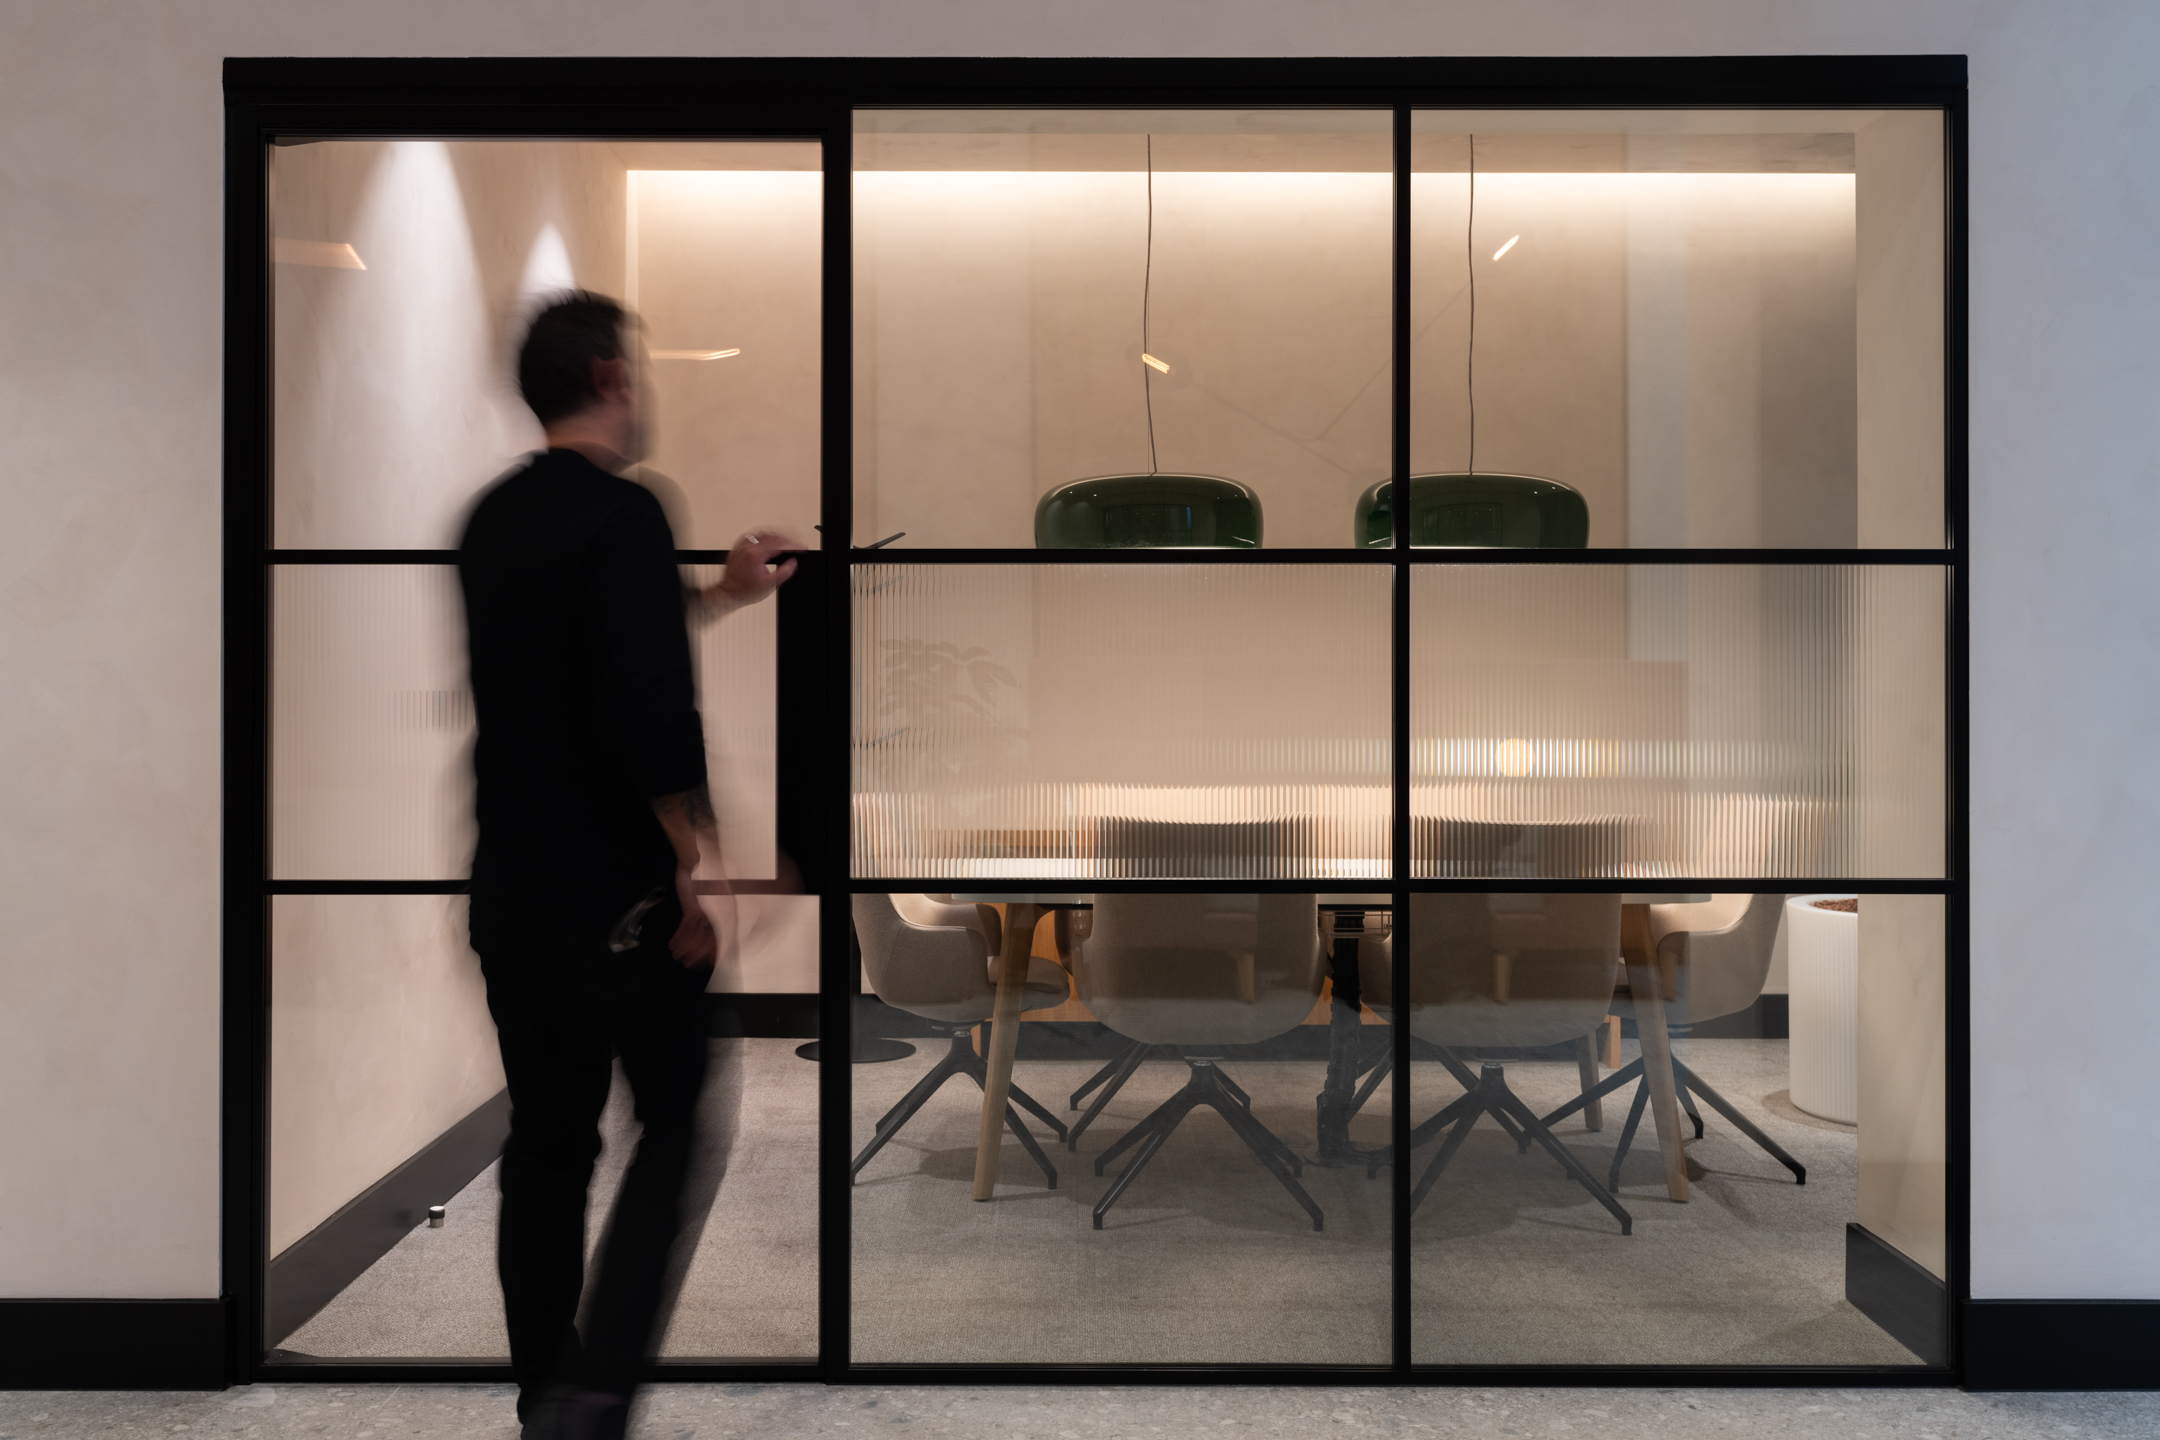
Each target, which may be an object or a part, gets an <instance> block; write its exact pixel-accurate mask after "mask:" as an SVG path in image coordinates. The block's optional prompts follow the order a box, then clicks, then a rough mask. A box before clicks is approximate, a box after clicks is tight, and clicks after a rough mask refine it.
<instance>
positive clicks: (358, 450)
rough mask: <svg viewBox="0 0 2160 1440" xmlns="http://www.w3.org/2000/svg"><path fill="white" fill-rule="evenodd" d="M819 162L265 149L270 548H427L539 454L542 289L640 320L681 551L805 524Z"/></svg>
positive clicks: (704, 153) (476, 146)
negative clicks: (270, 210)
mask: <svg viewBox="0 0 2160 1440" xmlns="http://www.w3.org/2000/svg"><path fill="white" fill-rule="evenodd" d="M819 153H820V151H819V147H818V146H817V145H815V144H809V143H800V142H798V143H790V144H752V143H744V142H730V143H719V144H680V143H661V142H635V141H618V142H613V143H600V142H585V143H580V142H571V141H556V142H535V141H518V142H508V141H486V140H459V141H444V140H400V141H372V140H370V141H357V140H333V141H318V142H314V143H311V144H307V145H294V146H282V147H279V148H278V149H277V150H276V151H275V153H274V161H273V163H274V168H275V177H274V178H275V184H274V185H273V186H272V193H273V194H274V196H275V209H274V214H273V216H272V222H273V233H274V236H275V238H276V243H275V245H274V247H273V256H274V258H275V260H276V262H277V263H276V265H275V267H274V268H275V276H274V285H275V292H276V293H275V305H274V307H273V309H274V313H275V316H276V334H275V336H274V347H275V355H276V392H275V404H276V412H277V424H276V427H275V434H276V455H275V457H274V463H275V476H276V484H275V491H276V494H275V524H274V530H275V535H276V543H277V545H278V546H280V547H284V548H302V549H331V548H339V549H343V548H374V549H412V548H418V549H442V548H447V547H449V546H452V545H454V544H456V543H457V533H458V528H459V525H460V523H461V522H462V518H463V515H464V512H465V509H466V507H467V506H468V505H469V504H470V503H471V501H472V499H473V497H474V496H475V495H476V494H478V493H479V491H480V489H481V488H482V487H483V486H485V485H486V484H487V483H488V482H489V481H490V480H493V479H494V478H495V477H496V476H498V475H500V474H502V473H503V472H504V471H506V470H508V469H510V468H511V467H512V466H513V465H514V464H516V463H517V460H518V457H519V456H520V455H521V454H522V453H523V452H525V451H528V450H531V449H533V448H535V447H537V446H538V445H539V444H540V443H541V436H540V429H539V426H538V425H537V424H536V423H535V422H534V420H533V418H532V415H531V413H530V412H529V411H528V410H526V408H525V406H524V404H523V403H522V402H521V401H520V400H519V398H518V395H517V391H516V388H515V386H514V385H513V384H512V383H511V377H510V373H509V370H510V366H509V358H510V354H511V352H512V350H513V348H514V346H515V344H516V342H517V339H518V336H519V333H520V331H521V329H522V326H523V324H524V320H525V318H526V316H527V315H528V314H529V313H530V312H531V311H532V310H533V309H534V308H535V306H536V304H537V302H538V300H539V299H540V297H542V296H543V295H547V294H549V293H552V292H555V291H560V290H566V289H572V288H583V289H589V290H597V291H599V292H601V293H602V294H606V295H610V296H614V297H616V298H619V299H623V300H625V301H626V303H628V304H629V305H630V306H631V308H632V309H634V310H636V311H638V312H639V313H640V314H641V315H642V317H643V319H644V321H645V324H646V329H645V333H644V340H645V342H646V344H647V345H648V347H649V348H650V351H651V356H652V366H651V369H650V371H649V372H648V376H647V380H648V385H647V390H646V394H647V397H648V400H649V401H650V408H651V410H652V411H653V412H654V413H652V414H650V415H648V416H647V417H646V418H647V420H648V422H649V432H650V433H649V435H648V437H647V438H648V443H649V444H650V445H651V447H652V448H651V453H650V454H649V455H648V456H647V457H646V458H647V464H646V466H645V467H644V468H643V470H642V471H641V472H640V473H641V475H642V478H643V479H644V480H645V481H646V482H647V483H648V484H649V485H651V487H652V488H653V489H654V490H655V491H656V492H658V493H659V494H660V495H661V498H662V500H663V502H664V503H665V504H666V505H667V507H668V511H669V518H670V521H671V522H672V523H673V525H674V527H675V530H676V543H677V544H678V545H681V546H683V547H684V548H700V547H705V548H716V549H717V548H724V547H726V546H727V545H728V544H729V543H730V542H731V541H732V540H733V539H734V538H735V536H736V535H737V534H739V533H741V532H742V531H744V530H747V529H750V528H752V527H753V526H758V525H772V526H785V527H792V528H793V529H795V530H798V531H800V532H801V533H802V534H803V535H804V536H805V537H807V536H809V535H810V534H811V533H812V532H811V530H810V526H811V524H812V523H813V522H814V521H815V520H816V519H817V513H816V509H817V466H818V443H817V442H818V435H817V427H818V334H819V328H818V294H819V258H818V257H819V253H820V244H821V238H822V232H821V224H822V222H821V219H820V214H821V199H820V185H821V180H822V177H821V175H820V174H819V173H818V172H819V164H820V161H819V158H818V157H819Z"/></svg>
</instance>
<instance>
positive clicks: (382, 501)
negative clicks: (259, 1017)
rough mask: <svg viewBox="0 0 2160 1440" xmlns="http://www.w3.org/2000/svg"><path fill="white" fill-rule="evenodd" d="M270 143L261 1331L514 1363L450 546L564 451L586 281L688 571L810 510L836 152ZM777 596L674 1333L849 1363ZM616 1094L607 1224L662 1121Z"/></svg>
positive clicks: (715, 1000)
mask: <svg viewBox="0 0 2160 1440" xmlns="http://www.w3.org/2000/svg"><path fill="white" fill-rule="evenodd" d="M272 161H273V171H274V179H275V190H274V194H275V203H274V206H273V210H272V217H271V218H272V233H273V237H274V238H273V240H272V259H273V262H274V264H273V272H272V277H271V285H272V293H273V299H274V316H275V320H274V332H273V356H274V366H273V373H274V397H275V398H274V407H275V409H274V413H275V420H276V426H275V436H276V440H275V450H274V456H273V469H272V491H271V494H272V506H271V510H272V517H273V518H272V526H273V539H274V545H275V548H274V550H273V551H272V556H271V558H272V565H271V571H270V580H269V599H270V614H271V624H270V631H271V641H270V647H269V648H270V655H269V659H270V673H271V683H270V692H269V701H270V704H269V710H270V746H269V756H268V760H269V767H268V768H269V786H268V812H269V837H268V838H269V845H268V851H269V855H268V858H269V877H270V887H269V888H270V890H271V892H272V893H271V896H270V900H269V904H270V917H269V936H268V950H269V956H270V972H271V973H270V1007H269V1008H270V1034H269V1087H268V1092H269V1093H268V1111H269V1130H270V1133H269V1147H268V1148H269V1165H268V1171H269V1175H268V1180H269V1185H268V1226H267V1228H268V1246H267V1249H268V1254H267V1256H266V1259H267V1262H268V1263H267V1273H266V1292H267V1293H266V1303H265V1308H264V1342H265V1345H266V1347H268V1348H269V1349H270V1350H271V1352H272V1354H273V1355H274V1356H276V1357H278V1358H280V1359H282V1360H284V1361H286V1362H288V1363H290V1364H295V1365H322V1364H326V1363H327V1364H332V1365H337V1364H344V1365H348V1366H349V1365H351V1364H353V1363H357V1362H359V1361H361V1360H363V1359H368V1360H382V1359H388V1358H397V1359H407V1360H423V1359H424V1360H430V1361H436V1362H440V1361H442V1360H445V1359H450V1358H456V1359H459V1360H462V1361H466V1362H469V1363H470V1362H481V1361H487V1360H490V1359H497V1360H498V1363H499V1361H500V1360H501V1359H506V1358H507V1349H506V1346H507V1340H506V1338H505V1335H504V1331H503V1322H502V1312H501V1303H500V1299H499V1295H498V1294H497V1291H496V1282H495V1275H494V1233H495V1204H496V1190H495V1169H496V1167H495V1163H494V1162H495V1157H496V1154H497V1151H498V1150H499V1148H500V1146H501V1143H502V1139H503V1135H504V1133H505V1130H506V1126H507V1121H508V1108H509V1107H508V1097H507V1093H506V1092H505V1091H504V1089H503V1075H502V1067H501V1064H500V1062H499V1060H498V1058H497V1051H496V1043H495V1033H494V1026H493V1024H492V1022H491V1021H490V1019H489V1016H488V1012H487V1007H486V997H485V990H484V986H483V983H482V980H481V976H480V971H479V963H478V960H477V957H476V956H474V954H473V953H472V951H471V949H470V948H469V947H468V944H467V935H466V924H465V901H464V898H463V894H462V891H463V889H464V883H463V882H464V877H465V875H466V874H467V867H468V865H469V862H470V859H471V854H472V844H473V830H472V823H473V822H472V776H471V760H470V756H471V750H472V744H473V736H474V714H473V702H472V692H471V690H470V688H469V687H468V685H467V682H466V678H465V654H464V616H463V611H462V603H461V600H460V598H459V595H458V589H457V575H456V571H455V569H454V568H453V565H454V561H455V558H456V556H455V551H454V548H453V547H455V545H456V544H457V540H458V534H459V530H460V527H461V524H462V520H463V516H464V513H465V512H466V510H467V509H468V508H469V507H470V506H471V504H472V503H473V501H474V500H475V499H476V497H477V496H478V495H479V493H480V492H481V490H482V489H483V488H485V487H486V486H487V485H488V483H489V482H490V481H491V480H492V479H494V478H495V477H496V476H499V475H501V474H504V473H506V472H507V471H508V470H510V469H511V468H513V467H514V466H515V465H517V464H518V463H519V461H520V457H521V455H523V454H524V453H527V452H530V451H531V450H533V449H534V448H536V447H537V446H538V445H539V443H540V434H539V429H538V426H537V425H536V424H535V423H534V421H533V419H532V416H531V414H530V412H529V411H527V410H526V409H525V408H524V406H523V404H522V403H521V402H520V400H519V399H518V396H517V394H516V391H515V389H514V387H513V384H512V380H511V373H510V367H509V363H508V357H509V353H510V349H511V347H512V346H513V345H514V343H515V340H516V337H517V335H518V332H519V330H520V328H521V326H522V325H523V323H524V321H525V320H526V319H527V318H528V317H529V315H530V314H531V313H532V311H533V310H534V309H535V308H536V307H537V306H538V305H539V304H541V303H542V302H543V300H544V298H545V297H548V296H550V295H553V294H555V293H558V292H561V291H566V290H570V289H590V290H595V291H599V292H602V293H604V294H608V295H611V296H617V297H620V298H622V299H623V300H625V301H626V302H627V303H628V304H629V305H630V306H631V307H632V308H633V309H634V310H635V311H636V312H637V313H638V314H639V315H640V317H641V320H642V324H641V328H640V329H639V331H638V333H637V335H636V336H635V337H633V338H634V339H635V341H636V344H635V347H634V348H635V349H636V351H637V353H638V355H639V358H640V362H641V370H642V385H643V388H644V391H645V395H646V407H645V410H646V419H647V432H648V433H647V444H648V452H647V454H646V455H645V457H644V459H643V460H642V462H641V463H640V464H639V465H637V466H636V467H635V468H634V469H633V470H632V471H631V472H630V477H631V478H632V479H635V480H637V481H638V482H639V483H641V484H644V485H646V486H647V487H648V488H650V489H651V490H652V491H653V492H654V493H655V494H656V495H657V496H658V497H659V499H660V501H661V503H662V506H663V508H664V509H665V510H666V512H667V515H668V519H669V523H670V526H671V528H672V529H673V531H674V534H675V539H676V543H677V545H678V547H679V548H680V550H681V552H682V559H683V561H684V562H685V564H684V571H683V574H684V583H685V584H686V585H690V586H697V585H704V584H710V583H712V582H713V581H715V580H716V579H717V578H718V572H717V570H716V569H715V567H714V565H713V563H712V562H714V561H716V560H717V559H718V558H720V553H721V552H723V551H724V550H725V547H726V546H727V544H728V543H729V541H730V540H731V539H732V538H733V537H734V536H735V535H736V534H738V533H740V532H742V531H744V530H748V529H751V528H754V527H755V526H758V525H767V526H775V525H777V526H784V527H787V528H788V529H790V530H793V531H798V532H800V533H802V534H805V535H808V534H811V533H813V532H812V529H811V527H812V526H813V525H814V524H815V523H816V520H817V476H818V430H817V423H818V413H819V406H818V391H817V384H818V373H819V372H818V364H819V343H818V326H817V317H818V311H819V303H820V298H819V294H818V283H819V271H818V265H817V245H818V234H819V225H820V215H821V209H822V206H821V194H820V192H821V189H822V184H823V176H822V175H821V174H820V156H819V147H818V146H817V145H815V144H805V143H795V144H777V143H766V144H759V143H732V144H730V143H662V142H635V141H624V142H616V143H598V142H592V143H575V142H548V141H455V142H453V141H440V140H407V141H318V142H315V143H310V144H298V145H289V146H281V147H279V148H278V149H276V150H275V151H274V152H273V157H272ZM774 622H775V614H774V611H773V608H772V607H771V606H763V607H758V608H754V609H750V610H745V611H741V612H738V613H736V614H734V615H731V616H728V617H726V618H725V619H721V620H716V621H708V622H705V623H702V624H698V625H696V626H695V628H694V629H693V634H692V643H693V648H694V656H693V658H694V660H695V663H696V668H697V673H698V681H699V688H698V705H699V709H700V711H701V712H702V713H703V715H704V716H705V717H706V722H707V725H706V735H707V743H708V748H709V752H710V753H709V768H710V774H711V788H712V791H713V794H714V797H715V805H716V809H717V810H718V812H719V814H720V816H721V831H722V845H723V852H724V854H723V859H722V862H721V864H722V867H723V868H724V869H725V872H726V876H725V879H726V881H727V883H728V884H729V885H730V886H731V887H732V888H733V889H736V890H738V891H741V892H743V893H741V894H739V895H738V896H737V898H736V900H735V909H736V919H737V928H738V933H739V936H740V944H739V945H738V947H737V948H736V950H735V952H734V953H733V954H732V955H730V956H729V957H727V958H726V959H725V960H724V962H723V963H722V965H721V966H720V967H719V968H718V970H717V971H716V973H715V976H714V981H713V993H711V994H710V995H708V996H707V997H706V998H707V1000H708V1002H709V1003H710V1005H711V1015H712V1033H713V1036H714V1039H713V1046H714V1064H713V1066H712V1077H711V1081H710V1084H709V1087H708V1092H707V1095H706V1099H705V1104H704V1110H703V1140H704V1146H705V1148H704V1153H703V1155H702V1157H701V1159H700V1163H699V1167H698V1171H697V1176H696V1179H695V1180H694V1182H693V1188H692V1192H691V1194H690V1196H689V1197H688V1204H689V1205H690V1207H691V1212H692V1214H691V1219H690V1222H689V1225H688V1227H687V1232H686V1233H688V1234H689V1235H690V1236H691V1237H692V1239H691V1241H690V1243H689V1244H688V1245H687V1246H686V1249H685V1253H684V1254H683V1256H682V1257H681V1263H680V1264H679V1266H678V1271H677V1274H676V1275H675V1276H674V1278H673V1281H672V1282H671V1284H672V1291H673V1293H672V1294H671V1296H670V1300H669V1318H668V1321H667V1326H666V1333H665V1338H664V1340H663V1342H662V1355H663V1356H664V1357H666V1358H671V1359H700V1360H704V1359H727V1360H743V1359H769V1360H790V1359H792V1360H797V1361H802V1360H808V1359H811V1358H813V1357H814V1356H815V1355H816V1353H817V1329H816V1316H817V1306H816V1294H817V1244H816V1242H817V1231H816V1225H815V1223H814V1220H813V1219H812V1217H813V1216H814V1212H815V1173H816V1171H815V1155H816V1124H815V1110H816V1086H815V1083H814V1082H815V1074H814V1070H813V1069H812V1067H810V1066H807V1065H805V1064H803V1063H802V1062H801V1061H799V1060H797V1059H796V1058H795V1055H794V1050H795V1046H796V1045H797V1043H799V1041H800V1040H801V1039H803V1038H807V1037H808V1036H810V1035H814V1034H815V1030H814V1028H811V1027H813V1026H814V1015H815V993H814V992H815V990H816V980H817V975H816V953H817V915H816V905H815V901H814V900H812V899H810V898H808V897H805V896H802V895H799V894H783V893H778V892H779V891H780V890H781V888H782V887H780V886H779V885H778V884H777V877H778V876H779V874H780V872H779V870H778V869H777V868H776V866H777V864H778V855H777V852H776V846H775V822H776V797H775V751H776V734H775V707H774V697H775V678H776V663H777V654H776V628H775V623H774ZM722 879H723V877H722V875H721V873H720V870H718V869H715V870H714V871H713V872H712V874H711V875H710V876H709V877H708V878H707V879H706V881H704V882H703V883H704V884H705V885H706V888H708V889H709V890H712V891H715V892H718V891H719V890H720V889H721V888H722ZM715 904H718V901H717V900H716V901H715ZM615 1091H616V1093H615V1094H614V1096H613V1098H612V1101H611V1107H610V1109H609V1110H608V1112H607V1114H606V1117H605V1120H604V1130H605V1135H606V1149H605V1151H604V1152H603V1154H602V1156H601V1158H600V1161H599V1169H598V1175H597V1180H596V1184H595V1187H594V1214H595V1217H596V1219H595V1224H594V1226H593V1229H594V1232H595V1233H597V1231H598V1228H599V1226H598V1217H600V1216H604V1215H605V1213H606V1209H607V1206H608V1204H609V1203H610V1197H611V1196H612V1194H613V1192H614V1190H615V1188H616V1187H617V1185H619V1183H620V1180H621V1176H622V1169H623V1166H624V1165H625V1164H626V1163H627V1159H628V1147H629V1146H631V1145H633V1144H634V1143H635V1140H636V1126H635V1123H634V1121H633V1119H632V1117H631V1115H630V1113H629V1106H628V1095H627V1091H626V1088H625V1087H624V1086H623V1085H622V1084H621V1083H619V1082H618V1084H617V1085H616V1087H615ZM431 1207H436V1208H434V1213H432V1214H431Z"/></svg>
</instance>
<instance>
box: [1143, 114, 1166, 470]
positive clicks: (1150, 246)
mask: <svg viewBox="0 0 2160 1440" xmlns="http://www.w3.org/2000/svg"><path fill="white" fill-rule="evenodd" d="M1154 284H1155V137H1154V136H1153V135H1150V136H1148V137H1147V260H1146V262H1145V264H1144V266H1143V268H1142V269H1141V272H1140V353H1141V354H1142V355H1146V354H1148V353H1149V352H1148V304H1149V300H1150V297H1151V292H1152V291H1153V288H1154ZM1150 368H1152V367H1150V366H1149V365H1148V364H1147V362H1146V361H1145V360H1143V361H1142V362H1141V364H1140V387H1141V393H1142V394H1143V395H1145V396H1146V397H1147V463H1148V474H1150V475H1159V474H1161V473H1162V467H1161V465H1160V463H1159V462H1158V461H1157V460H1156V458H1155V377H1154V376H1153V375H1150V374H1149V373H1148V371H1149V369H1150Z"/></svg>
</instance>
